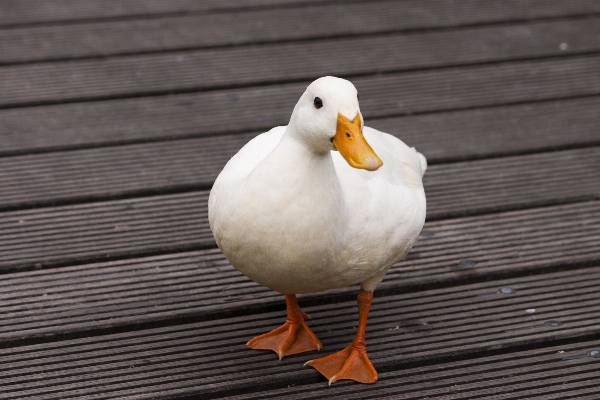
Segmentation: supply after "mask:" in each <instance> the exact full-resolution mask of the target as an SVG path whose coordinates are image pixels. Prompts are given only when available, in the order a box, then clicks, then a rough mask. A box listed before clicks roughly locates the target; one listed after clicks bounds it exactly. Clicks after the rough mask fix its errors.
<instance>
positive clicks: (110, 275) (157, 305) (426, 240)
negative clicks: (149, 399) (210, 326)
mask: <svg viewBox="0 0 600 400" xmlns="http://www.w3.org/2000/svg"><path fill="white" fill-rule="evenodd" d="M120 239H121V241H123V242H126V241H128V238H124V237H121V238H120ZM193 239H194V238H190V241H192V240H193ZM96 240H98V241H100V238H98V239H96ZM167 240H169V239H165V241H167ZM599 240H600V203H599V202H589V203H581V204H573V205H568V206H556V207H546V208H540V209H533V210H528V211H516V212H515V211H513V212H507V213H500V214H495V215H493V216H490V215H485V216H477V217H470V218H459V219H454V220H452V221H436V222H429V223H427V224H426V225H425V228H424V232H423V234H422V236H421V237H420V240H419V241H418V242H417V244H416V245H415V247H414V249H413V250H412V252H411V255H410V256H409V257H407V259H406V260H404V261H402V262H401V263H399V264H398V265H396V266H395V267H393V268H392V269H391V270H390V271H389V272H388V274H387V275H386V278H385V280H384V281H383V282H382V283H381V284H380V286H379V288H378V293H388V294H389V293H401V292H403V291H405V290H415V288H417V287H427V286H436V285H442V286H449V285H451V284H452V282H455V283H459V282H465V281H469V280H473V279H476V278H481V277H487V278H488V279H489V278H491V277H495V276H496V277H497V276H503V275H506V274H513V275H519V274H525V273H527V274H531V273H534V272H539V271H545V270H550V269H552V268H556V267H559V266H567V265H570V266H571V267H577V266H587V265H590V264H594V263H596V264H600V249H598V248H597V247H596V246H594V245H593V244H594V243H597V242H598V241H599ZM68 256H69V254H65V255H63V256H62V257H63V259H66V258H67V257H68ZM356 291H357V288H356V287H351V288H348V289H344V290H337V291H335V292H334V293H329V294H327V295H323V294H320V295H305V296H302V297H301V299H302V300H303V301H304V302H305V303H306V302H315V301H332V299H335V298H338V299H344V298H348V297H353V296H354V295H355V293H356ZM0 299H1V300H2V306H0V315H3V316H4V317H3V318H2V319H0V343H1V342H7V341H19V340H25V339H33V338H37V339H41V340H44V339H47V338H49V337H50V336H54V335H64V334H73V333H77V332H85V331H98V330H109V331H110V330H111V329H117V328H119V327H121V326H126V325H139V324H152V323H154V324H156V323H161V324H165V323H168V321H169V320H174V319H177V320H185V319H195V320H204V319H215V318H217V317H218V316H219V315H227V314H232V313H233V314H243V313H248V312H249V310H253V312H259V311H264V310H266V309H272V308H273V307H280V306H281V303H282V301H283V296H281V295H280V294H278V293H275V292H273V291H272V290H269V289H267V288H264V287H262V286H259V285H257V284H255V283H254V282H251V281H249V280H248V279H247V278H246V277H244V276H243V275H242V274H241V273H239V272H238V271H236V270H235V269H234V268H233V267H231V265H229V263H228V262H227V260H226V259H225V258H224V257H223V255H222V254H221V253H220V251H219V250H218V249H213V250H204V251H195V252H188V253H175V254H167V255H162V256H153V257H146V258H135V259H131V260H123V261H114V262H105V263H98V264H92V265H89V264H83V265H76V266H72V267H66V268H56V269H49V270H43V271H31V272H23V273H19V274H12V275H10V276H7V277H5V278H4V280H3V281H2V283H1V284H0ZM32 316H35V321H32Z"/></svg>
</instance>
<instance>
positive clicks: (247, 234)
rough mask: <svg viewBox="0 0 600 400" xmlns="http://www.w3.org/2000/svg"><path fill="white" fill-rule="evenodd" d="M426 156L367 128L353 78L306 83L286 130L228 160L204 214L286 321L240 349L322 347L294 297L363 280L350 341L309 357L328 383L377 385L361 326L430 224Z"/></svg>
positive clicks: (229, 254) (230, 255)
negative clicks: (276, 299) (277, 296)
mask: <svg viewBox="0 0 600 400" xmlns="http://www.w3.org/2000/svg"><path fill="white" fill-rule="evenodd" d="M426 169H427V161H426V159H425V157H424V156H423V155H422V154H421V153H419V152H417V151H416V150H415V148H414V147H409V146H407V145H406V144H404V142H402V141H401V140H400V139H398V138H396V137H395V136H392V135H390V134H387V133H384V132H380V131H378V130H376V129H373V128H369V127H366V126H364V120H363V117H362V114H361V111H360V107H359V98H358V92H357V90H356V88H355V86H354V85H353V84H352V83H351V82H350V81H348V80H345V79H342V78H337V77H332V76H326V77H322V78H319V79H317V80H315V81H314V82H312V83H311V84H310V85H309V86H308V87H307V88H306V90H305V92H304V93H303V94H302V95H301V97H300V99H299V100H298V102H297V104H296V106H295V107H294V109H293V111H292V114H291V117H290V120H289V123H288V125H287V126H278V127H275V128H273V129H271V130H270V131H268V132H265V133H263V134H260V135H258V136H257V137H255V138H254V139H252V140H250V141H249V142H248V143H247V144H246V145H245V146H243V147H242V148H241V149H240V150H239V152H238V153H237V154H235V155H234V156H233V157H232V158H231V159H230V160H229V162H228V163H227V164H226V165H225V167H224V168H223V170H222V171H221V173H220V174H219V176H218V177H217V179H216V180H215V182H214V184H213V187H212V189H211V192H210V196H209V201H208V216H209V223H210V227H211V230H212V232H213V235H214V238H215V241H216V243H217V245H218V246H219V248H220V249H221V251H222V252H223V254H224V255H225V257H226V258H227V260H228V261H229V262H230V263H231V265H233V267H235V268H236V269H238V270H239V271H240V272H242V273H243V274H244V275H246V276H247V277H248V278H250V279H251V280H253V281H255V282H257V283H258V284H260V285H262V286H265V287H267V288H270V289H272V290H275V291H277V292H279V293H281V294H283V295H285V300H286V309H287V318H286V321H285V323H284V324H283V325H282V326H280V327H278V328H276V329H274V330H273V331H271V332H268V333H265V334H263V335H260V336H257V337H255V338H253V339H251V340H250V341H249V342H248V343H247V344H246V346H247V347H248V348H251V349H257V350H272V351H274V352H275V353H277V355H278V356H279V359H280V360H281V358H283V357H284V356H289V355H293V354H297V353H302V352H305V351H313V350H321V348H322V344H321V342H320V341H319V339H318V338H317V337H316V335H315V334H314V333H313V332H312V330H311V329H310V328H309V327H308V325H307V323H306V320H307V319H309V316H308V314H306V313H305V312H304V311H303V310H302V309H301V308H300V306H299V305H298V302H297V298H296V295H297V294H304V293H315V292H323V291H327V290H331V289H338V288H344V287H348V286H352V285H356V284H360V290H359V293H358V296H357V303H358V310H359V311H358V329H357V332H356V335H355V337H354V339H353V340H352V342H351V343H350V345H348V346H347V347H346V348H344V349H343V350H341V351H338V352H336V353H333V354H331V355H329V356H326V357H322V358H317V359H313V360H310V361H308V362H307V363H306V364H305V365H306V366H311V367H314V368H315V369H316V370H317V371H318V372H320V373H321V374H322V375H324V376H325V378H327V379H328V380H329V385H331V384H332V383H334V382H337V381H338V380H341V379H349V380H354V381H356V382H360V383H374V382H375V381H377V371H376V370H375V368H374V367H373V365H372V363H371V361H370V359H369V357H368V355H367V351H366V344H365V330H366V324H367V317H368V313H369V310H370V307H371V303H372V300H373V292H374V290H375V288H376V287H377V285H378V284H379V283H380V282H381V280H382V279H383V277H384V275H385V274H386V272H387V271H388V270H389V269H390V267H392V265H394V264H395V263H397V262H398V261H400V260H401V259H402V258H404V257H405V256H406V254H407V253H408V252H409V251H410V249H411V248H412V246H413V245H414V243H415V241H416V240H417V237H418V236H419V233H420V231H421V229H422V227H423V224H424V222H425V212H426V198H425V192H424V188H423V183H422V177H423V175H424V173H425V170H426Z"/></svg>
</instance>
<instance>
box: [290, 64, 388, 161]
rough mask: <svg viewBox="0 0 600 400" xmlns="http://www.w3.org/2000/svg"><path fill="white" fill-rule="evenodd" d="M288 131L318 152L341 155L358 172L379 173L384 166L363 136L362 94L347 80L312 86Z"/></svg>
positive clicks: (330, 79)
mask: <svg viewBox="0 0 600 400" xmlns="http://www.w3.org/2000/svg"><path fill="white" fill-rule="evenodd" d="M288 129H289V130H290V134H292V135H293V136H294V137H296V138H297V139H299V140H301V141H302V142H304V143H306V144H307V145H308V146H309V147H310V149H312V150H313V151H315V152H319V153H320V152H329V151H331V150H337V151H339V152H340V154H341V155H342V156H343V157H344V159H345V160H346V162H348V164H349V165H350V166H352V167H354V168H360V169H366V170H369V171H375V170H377V169H379V167H381V166H382V165H383V162H382V161H381V159H380V158H379V157H378V156H377V154H375V152H374V151H373V149H372V148H371V146H370V145H369V143H367V141H366V140H365V137H364V136H363V132H362V129H363V119H362V115H361V113H360V107H359V105H358V93H357V91H356V88H355V87H354V85H353V84H352V83H350V82H349V81H347V80H345V79H341V78H335V77H333V76H326V77H323V78H319V79H317V80H316V81H314V82H313V83H311V84H310V85H309V86H308V88H306V91H305V92H304V94H302V97H300V100H298V103H297V104H296V107H294V111H293V113H292V117H291V119H290V123H289V125H288Z"/></svg>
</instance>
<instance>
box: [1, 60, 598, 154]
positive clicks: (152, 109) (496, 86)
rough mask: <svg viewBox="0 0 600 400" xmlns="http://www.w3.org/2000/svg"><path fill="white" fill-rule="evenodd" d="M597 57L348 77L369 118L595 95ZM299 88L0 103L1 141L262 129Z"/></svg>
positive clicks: (15, 144)
mask: <svg viewBox="0 0 600 400" xmlns="http://www.w3.org/2000/svg"><path fill="white" fill-rule="evenodd" d="M599 63H600V56H577V57H569V58H564V59H563V58H560V59H550V60H543V61H520V62H512V63H507V64H497V65H494V64H493V65H483V66H469V67H463V68H449V69H441V70H436V71H417V72H407V73H403V74H391V75H383V76H375V77H363V78H357V79H354V80H353V82H354V83H355V84H356V86H357V88H358V90H359V92H360V94H361V96H362V97H361V99H363V100H362V101H361V110H362V111H363V113H364V116H365V119H366V120H367V121H369V120H371V119H373V118H382V117H391V116H399V115H407V114H414V113H433V112H440V111H450V110H456V109H467V108H474V107H482V106H498V105H502V104H512V103H521V102H533V101H547V100H553V99H557V98H571V97H577V96H592V95H598V94H600V70H599V69H598V68H597V66H598V64H599ZM305 88H306V84H305V83H301V84H299V83H293V84H282V85H276V86H265V87H252V88H240V89H230V90H217V91H209V92H200V93H192V94H181V95H177V96H168V97H163V96H157V97H144V98H141V99H137V98H134V99H122V100H110V101H97V102H87V103H85V102H84V103H74V104H60V105H53V106H44V107H31V108H17V109H6V110H0V131H1V132H4V133H3V135H2V139H1V140H2V142H1V143H0V144H1V145H2V148H3V149H5V151H8V150H9V149H10V150H13V151H15V150H17V151H21V152H22V151H26V150H29V149H32V148H33V149H35V148H39V147H50V148H52V147H54V148H56V147H73V146H78V145H79V146H81V145H88V146H89V145H93V144H96V145H97V144H115V143H124V142H132V141H135V140H137V141H142V140H148V139H149V138H153V139H155V140H157V139H167V138H174V137H182V136H183V137H189V136H202V135H215V134H220V133H236V132H248V131H254V130H258V129H264V130H266V129H270V128H271V127H273V126H277V125H285V124H287V122H288V120H289V116H290V114H291V111H290V110H291V109H293V106H294V105H295V102H296V101H297V98H298V97H299V96H300V95H301V94H302V92H303V91H304V89H305ZM398 93H402V96H399V95H398ZM208 116H210V117H208ZM596 126H597V125H596ZM440 128H442V127H440Z"/></svg>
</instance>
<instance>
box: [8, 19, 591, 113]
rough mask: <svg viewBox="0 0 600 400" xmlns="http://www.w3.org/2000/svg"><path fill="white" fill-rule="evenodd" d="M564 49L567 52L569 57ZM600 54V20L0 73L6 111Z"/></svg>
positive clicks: (44, 66)
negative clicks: (329, 77) (45, 104)
mask: <svg viewBox="0 0 600 400" xmlns="http://www.w3.org/2000/svg"><path fill="white" fill-rule="evenodd" d="M561 43H567V46H568V47H567V48H566V49H564V50H562V49H561V47H560V44H561ZM349 49H352V51H349ZM599 50H600V19H582V20H566V21H565V20H560V21H556V22H540V23H530V24H520V25H503V26H499V27H481V28H470V29H460V30H456V31H444V32H432V33H429V32H428V33H418V34H394V35H385V36H377V37H358V38H349V39H335V40H321V41H318V42H309V43H305V42H301V43H288V44H277V45H267V46H252V47H240V48H231V49H222V50H200V51H187V52H177V53H168V54H152V55H138V56H128V57H119V58H107V59H103V60H96V59H94V60H86V61H71V62H58V63H44V64H33V65H18V66H11V67H3V68H0V106H10V105H15V104H30V103H40V102H59V101H75V100H78V99H88V100H89V99H101V98H111V97H115V96H118V97H123V96H138V95H143V94H157V93H165V94H167V93H170V92H178V91H179V92H181V91H192V90H207V89H214V88H219V87H231V86H246V85H252V84H266V83H277V82H285V81H290V80H309V79H313V78H315V77H319V76H326V75H334V76H342V77H350V76H355V75H364V74H374V73H381V72H390V71H402V70H409V69H420V68H431V67H440V66H444V67H447V66H451V65H459V64H472V63H479V62H492V61H504V60H515V59H519V58H524V57H526V58H534V57H544V56H557V55H565V54H578V53H585V52H593V51H599ZM374 60H376V61H375V62H374Z"/></svg>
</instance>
